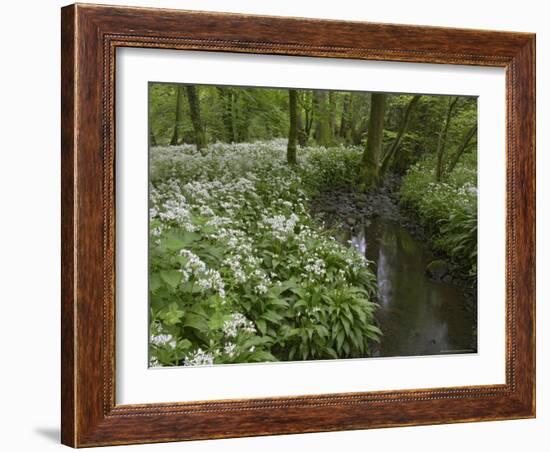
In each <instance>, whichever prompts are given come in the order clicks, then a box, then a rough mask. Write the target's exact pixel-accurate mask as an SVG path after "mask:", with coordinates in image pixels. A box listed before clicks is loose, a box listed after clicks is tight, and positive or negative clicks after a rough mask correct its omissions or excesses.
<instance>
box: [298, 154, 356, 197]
mask: <svg viewBox="0 0 550 452" xmlns="http://www.w3.org/2000/svg"><path fill="white" fill-rule="evenodd" d="M362 152H363V151H362V149H361V148H360V147H358V146H357V147H355V146H351V147H343V146H339V147H333V148H329V149H325V148H304V149H303V150H302V152H301V153H302V155H304V156H305V162H304V165H302V167H301V168H302V171H303V179H304V180H305V181H307V185H308V187H309V188H310V189H312V190H313V191H318V190H323V189H326V188H327V187H330V188H345V187H347V188H354V187H357V186H358V185H359V182H360V174H359V169H360V167H361V156H362Z"/></svg>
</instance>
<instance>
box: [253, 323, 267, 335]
mask: <svg viewBox="0 0 550 452" xmlns="http://www.w3.org/2000/svg"><path fill="white" fill-rule="evenodd" d="M256 327H257V328H258V331H259V332H260V333H262V335H265V332H266V331H267V324H266V323H265V320H262V319H258V320H256Z"/></svg>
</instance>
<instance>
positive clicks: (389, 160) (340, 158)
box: [149, 84, 477, 366]
mask: <svg viewBox="0 0 550 452" xmlns="http://www.w3.org/2000/svg"><path fill="white" fill-rule="evenodd" d="M476 108H477V107H476V101H475V99H472V98H465V97H446V96H410V95H387V94H378V93H375V94H369V93H345V92H327V91H311V90H292V89H291V90H283V89H257V88H246V89H245V88H230V87H211V86H208V87H207V86H194V85H187V86H184V85H171V84H151V85H150V130H149V138H150V145H151V148H152V151H151V169H150V184H151V189H150V192H151V193H150V236H151V240H150V284H149V287H150V320H151V322H150V325H151V327H150V328H151V339H150V357H151V365H154V366H156V365H181V364H184V365H200V364H212V363H239V362H259V361H273V360H293V359H294V360H296V359H300V360H302V359H327V358H346V357H364V356H369V354H370V352H371V344H372V343H373V341H376V340H377V339H378V338H379V336H380V334H381V332H380V331H379V330H378V328H377V327H376V326H375V321H374V313H375V309H376V303H375V301H376V277H375V275H374V273H373V270H372V264H371V263H370V262H368V261H366V260H365V258H364V257H363V256H362V255H361V254H360V253H359V252H358V251H356V250H355V249H354V248H349V247H347V246H345V244H341V243H339V242H337V241H336V240H335V239H334V238H333V235H334V234H333V231H330V230H327V229H326V228H324V226H323V225H322V224H320V223H319V222H317V221H315V220H314V219H313V217H312V215H311V213H310V209H309V202H310V199H311V198H312V197H313V196H315V194H316V193H319V192H321V191H326V190H331V189H333V188H335V187H338V188H347V189H349V190H360V191H369V190H374V189H376V187H377V186H379V184H380V183H381V181H382V180H383V179H384V176H385V175H386V174H387V173H388V172H390V171H391V172H394V173H397V174H400V175H403V183H402V186H401V191H400V196H401V202H402V203H403V204H404V205H406V206H407V208H409V209H411V210H412V211H414V212H415V214H416V215H417V216H418V218H419V220H420V221H421V222H422V223H423V225H424V226H425V227H426V228H427V230H429V231H430V235H431V238H432V241H433V246H434V247H437V248H438V249H439V250H441V251H442V252H443V253H445V254H446V255H448V256H449V258H450V259H452V260H453V262H456V263H457V265H460V266H462V267H463V268H467V269H468V271H470V272H471V273H472V274H475V272H476V267H475V262H476V250H477V237H476V234H477V207H476V206H477V195H476V193H477V190H476V186H477V184H476V153H475V152H473V150H475V141H476V140H475V135H476V122H477V121H476V118H477V114H476Z"/></svg>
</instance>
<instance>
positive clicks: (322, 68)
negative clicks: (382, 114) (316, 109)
mask: <svg viewBox="0 0 550 452" xmlns="http://www.w3.org/2000/svg"><path fill="white" fill-rule="evenodd" d="M116 80H117V82H116V83H117V87H116V89H117V91H116V92H117V99H116V108H117V117H116V124H117V131H116V134H117V136H116V143H117V149H116V153H117V157H116V164H117V168H116V175H117V188H116V189H117V271H116V274H117V306H116V312H117V343H116V350H117V378H116V385H117V388H116V389H117V391H116V392H117V403H120V404H130V403H138V404H141V403H155V402H173V401H194V400H215V399H241V398H247V397H270V396H284V395H302V394H321V393H337V392H359V391H380V390H392V389H412V388H422V387H424V388H427V387H428V388H436V387H445V386H469V385H489V384H502V383H504V381H505V380H504V378H505V364H504V350H505V338H504V332H505V325H504V317H505V303H504V302H505V291H504V274H505V266H504V261H505V257H504V254H505V241H504V235H505V234H504V230H505V228H504V226H505V179H506V177H505V152H504V149H505V146H504V143H505V131H506V122H505V110H506V109H505V95H504V93H505V76H504V70H503V69H501V68H479V67H471V66H453V67H451V66H448V65H440V64H419V63H416V64H415V63H410V64H404V63H390V62H381V61H342V60H334V59H332V60H331V59H326V58H322V59H321V58H296V57H283V56H269V55H235V54H225V55H224V54H219V53H212V52H182V51H173V50H159V49H136V48H131V49H128V48H125V49H119V50H118V51H117V74H116ZM151 80H154V81H163V82H199V81H200V82H202V83H207V84H222V83H225V84H230V85H231V84H240V85H256V86H279V87H287V86H295V87H309V88H334V89H347V90H365V89H369V90H374V91H388V92H396V91H400V90H401V91H403V92H409V93H445V94H463V95H473V96H479V97H478V111H479V113H478V118H479V134H478V153H479V159H478V168H479V209H480V213H481V215H480V218H479V244H480V246H479V250H478V251H479V264H478V268H479V272H478V277H479V300H481V301H480V303H479V309H478V318H479V321H478V332H479V334H478V350H479V353H476V354H464V355H447V356H424V357H420V358H412V357H402V358H383V359H382V358H379V359H353V360H350V359H345V360H330V361H328V362H320V361H309V362H294V363H289V362H287V363H276V364H265V363H263V364H250V365H246V366H244V365H239V366H213V367H208V366H205V367H200V368H194V369H190V368H189V367H180V368H178V369H174V368H171V369H170V368H169V369H147V367H146V363H147V351H148V350H147V347H146V346H145V344H146V343H147V341H148V335H147V331H148V315H147V313H148V309H147V279H148V275H147V271H148V262H147V259H148V248H147V241H146V240H144V237H146V235H147V228H148V224H147V218H148V216H147V209H148V199H147V198H148V196H147V188H148V184H147V178H148V149H147V142H148V136H147V116H148V115H147V94H148V93H147V83H148V82H149V81H151ZM136 344H141V346H137V347H136ZM183 381H185V384H182V382H183ZM220 382H223V384H220Z"/></svg>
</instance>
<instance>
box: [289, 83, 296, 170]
mask: <svg viewBox="0 0 550 452" xmlns="http://www.w3.org/2000/svg"><path fill="white" fill-rule="evenodd" d="M288 108H289V113H290V115H289V116H290V124H289V128H288V146H287V148H286V160H287V162H288V164H289V165H296V143H297V141H298V93H297V91H296V90H295V89H289V90H288Z"/></svg>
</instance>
